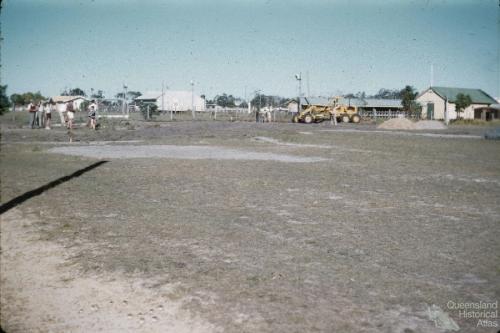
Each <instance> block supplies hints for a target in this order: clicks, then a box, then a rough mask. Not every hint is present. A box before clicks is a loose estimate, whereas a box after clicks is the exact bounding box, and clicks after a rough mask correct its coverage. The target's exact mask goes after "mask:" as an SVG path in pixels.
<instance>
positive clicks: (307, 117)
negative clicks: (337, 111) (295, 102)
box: [304, 114, 313, 124]
mask: <svg viewBox="0 0 500 333" xmlns="http://www.w3.org/2000/svg"><path fill="white" fill-rule="evenodd" d="M304 122H305V123H306V124H310V123H312V122H313V117H312V116H311V115H310V114H308V115H306V116H305V117H304Z"/></svg>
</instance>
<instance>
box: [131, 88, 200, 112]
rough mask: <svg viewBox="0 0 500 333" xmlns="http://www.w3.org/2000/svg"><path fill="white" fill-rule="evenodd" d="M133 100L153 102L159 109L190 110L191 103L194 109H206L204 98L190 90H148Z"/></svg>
mask: <svg viewBox="0 0 500 333" xmlns="http://www.w3.org/2000/svg"><path fill="white" fill-rule="evenodd" d="M134 100H135V101H138V102H146V103H148V102H149V103H155V104H156V105H157V106H158V110H160V111H191V105H193V106H194V110H195V111H205V110H206V106H205V99H204V98H202V97H201V96H199V95H196V94H194V95H193V94H192V92H191V91H173V90H166V91H165V92H164V93H163V95H162V92H161V91H149V92H147V93H145V94H142V95H141V96H139V97H137V98H136V99H134Z"/></svg>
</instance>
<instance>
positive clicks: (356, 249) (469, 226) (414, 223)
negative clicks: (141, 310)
mask: <svg viewBox="0 0 500 333" xmlns="http://www.w3.org/2000/svg"><path fill="white" fill-rule="evenodd" d="M131 124H132V122H131ZM133 124H139V125H140V126H137V127H136V129H135V130H121V129H120V130H118V129H116V128H115V130H113V129H112V128H107V129H105V130H103V131H97V132H91V131H86V130H85V129H79V130H77V131H76V136H77V137H80V138H82V140H83V138H85V139H89V140H90V139H93V140H134V139H136V140H144V141H145V143H144V142H143V143H141V144H157V143H162V144H169V145H179V146H180V145H201V146H222V147H224V148H235V149H241V150H249V151H258V152H267V153H274V154H287V155H294V156H301V157H308V156H320V157H323V158H325V159H328V161H323V162H318V163H306V164H299V163H277V162H273V161H245V160H216V159H213V160H208V159H200V160H182V159H167V158H164V159H161V158H156V159H148V158H138V159H116V160H115V159H112V160H110V162H109V163H106V164H104V165H102V166H100V167H99V168H96V169H94V170H92V171H91V172H89V173H86V174H84V175H82V176H80V177H78V178H75V179H72V180H71V181H69V182H67V183H64V184H61V185H59V186H57V187H55V188H53V189H51V190H49V191H47V192H45V193H44V194H42V195H40V196H37V197H33V198H31V199H30V200H28V201H27V202H25V203H24V204H22V205H21V206H19V207H18V208H19V209H21V210H22V211H23V212H25V213H27V214H36V215H37V216H40V217H41V218H42V219H43V221H44V224H40V225H38V226H37V227H38V232H39V233H40V234H41V235H43V236H44V237H43V239H46V240H50V241H54V242H59V243H61V244H64V245H65V246H71V247H72V249H74V250H75V252H76V255H75V256H74V257H73V258H71V259H69V261H70V262H71V263H72V264H74V265H76V266H77V267H79V268H80V270H81V272H82V275H85V274H89V276H92V275H103V276H106V274H114V273H117V274H120V275H126V276H129V277H132V278H138V277H144V278H155V279H159V280H160V282H158V283H159V284H160V285H161V284H165V285H169V284H172V285H176V286H177V288H176V289H175V294H174V296H172V297H175V299H182V300H186V302H185V304H184V306H185V307H186V308H188V309H190V310H191V311H193V312H194V313H196V314H199V315H201V316H203V317H205V318H207V319H208V320H210V321H212V322H214V323H215V324H217V325H219V326H222V327H224V328H225V329H226V330H227V331H229V332H240V331H241V332H245V331H246V332H295V331H296V332H311V331H323V332H328V331H337V332H379V331H391V330H392V329H393V328H395V327H399V328H400V331H404V330H405V329H407V330H410V329H411V330H414V331H415V332H432V331H433V330H434V326H433V325H434V324H433V323H432V322H431V321H429V320H428V319H427V318H426V314H425V313H426V312H425V311H426V305H427V304H429V305H430V304H436V305H439V306H440V307H441V308H443V309H445V308H446V303H447V302H448V301H449V300H464V301H471V302H472V301H481V300H482V301H487V300H488V299H494V298H495V297H496V295H498V292H499V286H498V283H497V280H498V259H499V258H498V253H500V245H499V243H498V239H499V237H500V233H499V232H500V231H499V229H498V221H499V219H500V210H499V207H500V186H499V184H500V167H499V165H500V145H499V143H498V142H494V141H486V140H469V139H446V138H439V139H436V138H429V137H417V136H404V135H386V134H383V133H382V134H380V133H378V134H376V135H374V134H373V133H369V132H357V131H350V132H348V131H335V130H332V131H322V130H323V129H326V128H328V129H331V127H330V126H329V125H328V124H314V125H310V126H308V125H304V124H252V123H243V122H241V123H228V122H226V123H224V122H208V121H206V122H202V121H199V122H187V121H185V122H176V123H165V122H157V123H155V125H156V124H157V125H158V126H149V124H148V125H147V126H146V125H144V123H133ZM360 126H361V127H358V126H357V125H343V126H339V128H340V129H342V128H346V127H347V128H349V129H356V128H365V127H362V126H363V125H360ZM120 127H126V125H124V126H120ZM372 129H373V128H372ZM304 131H308V132H310V133H312V134H310V135H304V134H301V132H304ZM47 132H50V133H47ZM57 133H58V132H57V131H54V132H51V131H31V130H12V131H6V132H4V133H3V139H4V141H3V145H2V151H1V154H2V155H1V158H2V170H1V180H2V182H1V184H2V200H10V199H11V198H13V197H16V196H18V195H21V194H22V193H24V192H26V191H29V190H32V189H33V188H36V187H38V186H41V185H43V184H46V183H48V182H50V181H52V180H54V179H57V178H59V177H61V176H63V175H67V174H71V173H72V172H74V171H76V170H79V169H81V168H83V167H86V166H88V165H90V164H92V163H94V162H95V160H94V159H91V158H83V157H78V156H65V155H59V154H49V153H47V152H46V149H48V148H50V147H51V146H52V145H50V144H46V145H42V144H40V142H43V141H44V140H45V141H51V140H53V139H54V137H56V136H57V135H58V134H57ZM52 135H54V137H52ZM94 135H95V136H94ZM21 136H25V138H24V139H23V140H24V142H25V143H24V144H18V143H13V142H14V141H16V142H17V140H18V139H19V138H20V137H21ZM257 136H260V137H268V138H272V139H275V140H277V141H279V142H292V143H294V144H295V143H296V144H297V145H279V144H274V143H273V142H272V141H271V142H257V141H255V140H254V139H253V138H254V137H257ZM33 141H35V143H30V142H33ZM81 144H82V145H84V144H85V142H83V141H82V143H81ZM116 144H118V143H115V144H110V145H111V146H113V145H116ZM299 144H300V145H299ZM318 144H320V145H329V146H331V148H328V149H325V148H315V147H314V145H318ZM34 147H42V149H41V150H38V149H37V150H36V151H33V149H34ZM96 149H98V148H96ZM117 149H118V148H117ZM120 149H124V147H120ZM477 281H480V283H479V282H477ZM151 288H153V289H154V287H151ZM154 290H155V289H154ZM449 314H450V316H451V317H452V318H454V319H455V320H456V321H457V323H458V324H459V325H460V326H461V327H462V328H464V330H466V331H473V330H474V329H475V325H476V322H473V321H468V320H463V319H462V320H460V318H458V313H456V312H450V313H449ZM394 330H395V329H394Z"/></svg>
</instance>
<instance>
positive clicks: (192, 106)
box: [190, 80, 195, 119]
mask: <svg viewBox="0 0 500 333" xmlns="http://www.w3.org/2000/svg"><path fill="white" fill-rule="evenodd" d="M190 84H191V113H192V114H193V119H194V118H195V112H194V81H193V80H191V83H190Z"/></svg>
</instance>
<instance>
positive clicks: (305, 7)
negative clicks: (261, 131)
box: [0, 0, 500, 98]
mask: <svg viewBox="0 0 500 333" xmlns="http://www.w3.org/2000/svg"><path fill="white" fill-rule="evenodd" d="M2 6H3V8H2V12H1V14H0V24H1V33H2V38H3V41H2V44H1V65H2V67H1V83H2V84H7V85H8V90H7V93H8V94H9V95H10V94H12V93H22V92H26V91H40V92H41V93H42V94H43V95H44V96H53V95H58V94H60V93H61V92H62V91H63V90H64V89H66V88H75V87H79V88H81V89H83V90H85V91H86V92H87V93H90V89H91V88H93V89H94V90H95V91H96V90H98V89H101V90H103V91H104V94H105V96H106V97H113V96H114V95H115V94H116V93H117V92H120V91H122V89H123V88H122V87H123V85H124V84H125V85H127V86H128V89H129V90H134V91H141V92H146V91H151V90H156V91H158V90H161V89H162V83H163V84H164V85H165V87H167V88H168V89H171V90H190V89H191V86H190V82H191V80H193V82H194V90H195V92H196V93H197V94H205V95H206V96H207V97H208V98H212V97H213V96H214V95H216V94H222V93H227V94H232V95H234V96H238V97H242V98H245V97H247V98H252V97H253V96H254V94H255V91H256V90H260V91H261V92H262V93H263V94H266V95H267V94H269V95H280V96H285V97H294V96H297V95H298V89H299V81H297V80H296V79H295V77H294V75H295V74H298V73H302V80H301V86H302V92H303V93H304V94H305V95H310V96H331V95H338V94H341V93H344V94H345V93H356V92H358V91H365V92H366V93H367V94H374V93H376V92H377V91H378V90H379V89H380V88H387V89H401V88H403V87H404V86H405V85H411V86H414V87H415V88H416V89H417V90H418V91H422V90H424V89H426V88H428V87H429V85H430V84H431V66H432V67H433V73H434V74H433V76H432V77H433V79H432V81H433V84H434V85H435V86H451V87H464V88H480V89H483V90H484V91H486V92H487V93H489V94H490V95H492V96H494V97H499V96H500V70H499V67H500V46H499V40H500V3H499V2H498V0H414V1H410V0H386V1H382V0H309V1H306V0H301V1H300V0H211V1H203V0H184V1H181V0H177V1H174V0H162V1H160V0H137V1H135V0H4V1H2Z"/></svg>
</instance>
